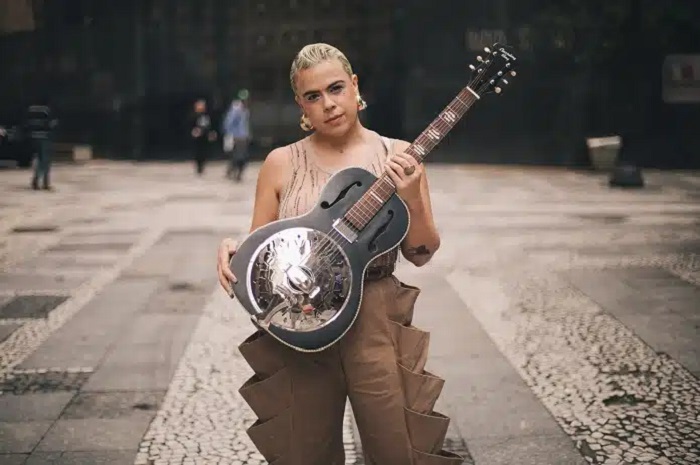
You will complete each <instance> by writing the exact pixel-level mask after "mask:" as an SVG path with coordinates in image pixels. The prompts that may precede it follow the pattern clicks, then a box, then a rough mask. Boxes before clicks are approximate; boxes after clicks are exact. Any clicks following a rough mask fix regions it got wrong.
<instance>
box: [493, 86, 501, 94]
mask: <svg viewBox="0 0 700 465" xmlns="http://www.w3.org/2000/svg"><path fill="white" fill-rule="evenodd" d="M493 90H494V91H495V92H496V93H497V94H500V93H501V88H500V87H495V88H494V89H493Z"/></svg>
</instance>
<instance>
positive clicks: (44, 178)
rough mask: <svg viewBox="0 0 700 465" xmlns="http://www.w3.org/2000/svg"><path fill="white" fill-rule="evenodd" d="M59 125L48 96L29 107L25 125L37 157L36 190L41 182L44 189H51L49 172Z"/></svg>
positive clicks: (35, 166)
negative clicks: (54, 136) (54, 133)
mask: <svg viewBox="0 0 700 465" xmlns="http://www.w3.org/2000/svg"><path fill="white" fill-rule="evenodd" d="M57 125H58V120H56V119H55V118H54V117H53V115H52V113H51V108H50V107H49V101H48V98H44V99H42V101H41V102H39V103H38V104H34V105H31V106H29V108H28V109H27V115H26V121H25V127H26V130H27V132H28V133H29V137H30V139H31V146H32V152H33V153H34V155H35V157H36V159H35V161H34V176H33V177H32V189H34V190H38V189H39V183H40V182H41V188H42V189H45V190H50V189H51V182H50V178H49V173H50V171H51V158H52V153H53V144H52V141H53V132H54V129H55V128H56V126H57Z"/></svg>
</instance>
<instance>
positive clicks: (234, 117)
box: [222, 89, 250, 182]
mask: <svg viewBox="0 0 700 465" xmlns="http://www.w3.org/2000/svg"><path fill="white" fill-rule="evenodd" d="M248 99H249V93H248V91H247V90H246V89H241V90H240V91H238V98H237V99H236V100H234V101H233V102H231V106H230V107H229V110H228V112H227V113H226V117H225V118H224V122H223V125H222V126H223V127H222V132H223V134H224V141H223V144H224V152H226V153H227V154H228V157H229V163H228V168H227V169H226V177H228V178H231V176H232V175H233V176H234V177H235V179H236V181H239V182H240V181H241V179H242V177H243V170H244V169H245V167H246V165H247V164H248V159H249V155H248V146H249V144H250V109H249V106H248Z"/></svg>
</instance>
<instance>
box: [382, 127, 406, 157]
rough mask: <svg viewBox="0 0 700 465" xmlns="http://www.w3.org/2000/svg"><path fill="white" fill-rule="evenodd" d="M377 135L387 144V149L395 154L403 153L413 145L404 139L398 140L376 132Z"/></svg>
mask: <svg viewBox="0 0 700 465" xmlns="http://www.w3.org/2000/svg"><path fill="white" fill-rule="evenodd" d="M373 132H374V131H373ZM375 134H377V136H379V137H380V138H381V139H382V141H383V142H384V143H385V144H386V147H387V149H388V150H389V151H390V152H393V153H397V152H403V151H404V150H406V149H407V148H408V147H409V146H410V145H411V143H410V142H408V141H405V140H403V139H396V138H393V137H389V136H385V135H383V134H380V133H378V132H375Z"/></svg>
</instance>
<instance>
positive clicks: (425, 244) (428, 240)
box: [395, 140, 440, 266]
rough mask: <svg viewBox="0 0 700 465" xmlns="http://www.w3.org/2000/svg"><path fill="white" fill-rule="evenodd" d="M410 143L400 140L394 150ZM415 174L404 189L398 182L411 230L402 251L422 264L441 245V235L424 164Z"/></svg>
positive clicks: (402, 150)
mask: <svg viewBox="0 0 700 465" xmlns="http://www.w3.org/2000/svg"><path fill="white" fill-rule="evenodd" d="M409 146H410V144H409V143H408V142H406V141H403V140H398V141H396V142H395V153H403V152H404V151H405V150H406V149H407V148H408V147H409ZM413 163H415V161H413ZM401 169H403V168H401ZM413 176H414V177H413V179H411V178H410V177H409V178H408V180H407V184H408V185H407V186H404V187H403V189H399V187H400V186H399V185H397V190H398V191H399V192H398V193H399V196H401V198H402V199H403V201H404V202H405V203H406V205H407V206H408V211H409V213H410V215H411V224H410V226H409V228H408V233H407V234H406V237H405V238H404V240H403V241H402V242H401V253H402V255H403V256H404V257H405V258H406V259H407V260H409V261H410V262H411V263H413V264H414V265H416V266H423V265H425V264H426V263H428V262H429V261H430V259H431V258H432V257H433V255H434V254H435V252H437V250H438V249H439V248H440V234H439V233H438V231H437V227H436V226H435V220H434V218H433V209H432V205H431V202H430V189H429V187H428V177H427V174H426V171H425V168H424V165H423V164H420V165H417V166H416V171H415V173H414V175H413ZM416 183H418V185H416ZM395 184H396V182H395Z"/></svg>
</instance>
